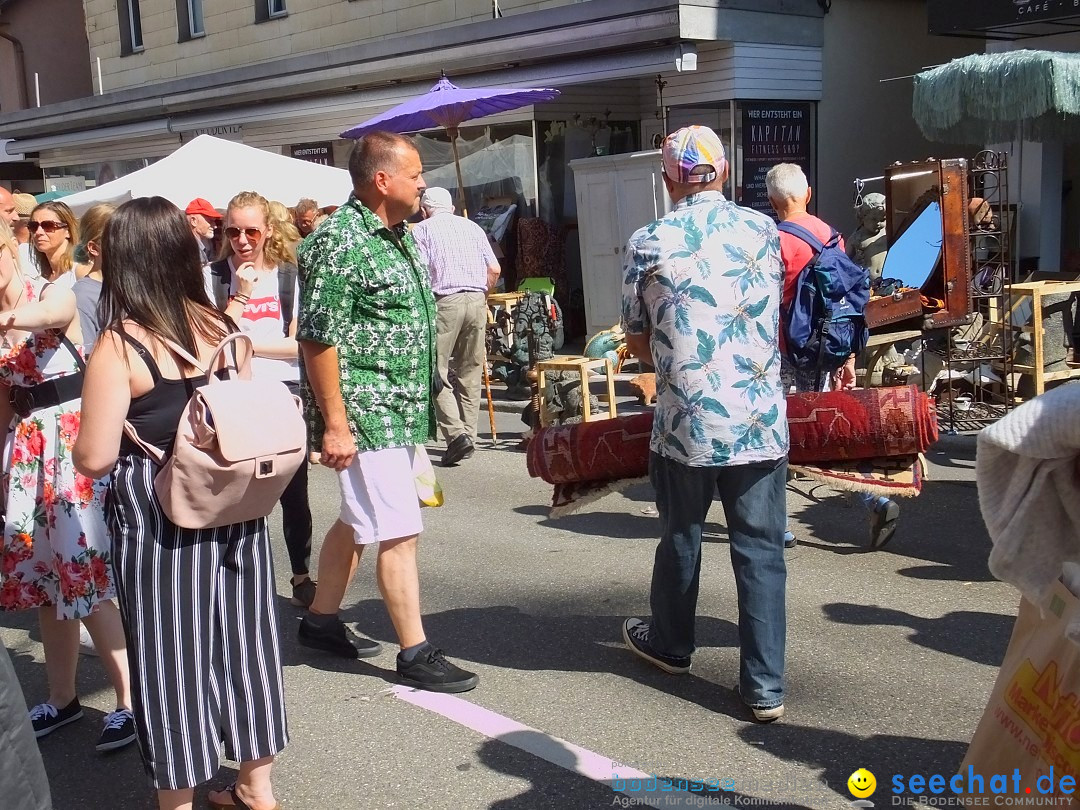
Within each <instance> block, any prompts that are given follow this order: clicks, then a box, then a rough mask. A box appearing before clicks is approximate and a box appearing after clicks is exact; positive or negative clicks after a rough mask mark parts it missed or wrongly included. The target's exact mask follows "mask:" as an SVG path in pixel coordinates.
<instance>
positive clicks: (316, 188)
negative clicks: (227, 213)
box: [64, 135, 352, 216]
mask: <svg viewBox="0 0 1080 810" xmlns="http://www.w3.org/2000/svg"><path fill="white" fill-rule="evenodd" d="M241 191H257V192H258V193H259V194H262V195H263V196H264V197H266V198H267V199H268V200H280V201H281V202H283V203H284V204H285V205H295V204H296V202H297V200H299V199H300V198H301V197H310V198H311V199H314V200H317V201H318V202H319V204H320V205H341V204H342V203H343V202H345V200H347V199H348V197H349V194H350V192H351V191H352V182H351V181H350V179H349V173H348V172H347V171H345V170H344V169H335V168H333V167H331V166H322V165H320V164H318V163H309V162H307V161H304V160H296V159H295V158H290V157H284V156H282V155H275V154H273V153H272V152H267V151H264V150H262V149H256V148H255V147H252V146H245V145H244V144H242V143H236V142H235V141H226V140H222V139H221V138H214V137H212V136H210V135H200V136H198V137H197V138H195V139H194V140H192V141H190V142H189V143H186V144H184V145H183V146H181V147H180V148H179V149H177V150H176V151H175V152H173V153H172V154H171V155H169V156H168V157H164V158H162V159H161V160H159V161H158V162H157V163H152V164H150V165H149V166H147V167H146V168H145V169H140V170H139V171H137V172H133V173H131V174H128V175H124V176H123V177H120V178H118V179H116V180H113V181H111V182H109V183H105V184H103V185H100V186H98V187H96V188H90V189H87V190H86V191H80V192H78V193H77V194H71V195H69V196H67V197H64V202H65V203H67V204H68V206H70V207H71V209H72V210H73V211H74V212H75V214H76V216H79V215H81V214H82V212H84V211H85V210H86V209H87V208H89V207H90V206H91V205H93V204H94V203H99V202H112V203H117V204H119V203H122V202H124V201H126V200H130V199H132V198H133V197H152V196H159V197H164V198H165V199H167V200H170V201H171V202H173V203H174V204H175V205H176V206H178V207H179V208H181V209H183V208H184V207H185V206H187V204H188V203H189V202H191V201H192V200H193V199H195V198H196V197H202V198H203V199H205V200H208V201H209V202H210V204H211V205H213V206H214V207H215V208H218V209H220V210H222V211H224V210H225V207H226V206H227V205H228V204H229V200H231V199H232V198H233V196H235V195H236V194H237V193H239V192H241Z"/></svg>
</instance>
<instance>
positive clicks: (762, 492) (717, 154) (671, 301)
mask: <svg viewBox="0 0 1080 810" xmlns="http://www.w3.org/2000/svg"><path fill="white" fill-rule="evenodd" d="M662 151H663V157H662V161H663V170H664V184H665V185H666V186H667V191H668V194H669V196H670V197H671V200H672V202H673V203H674V205H675V208H674V210H673V211H672V212H671V213H669V214H667V215H666V216H664V217H663V218H662V219H660V220H658V221H656V222H654V223H652V224H651V225H648V226H646V227H644V228H641V229H640V230H638V231H637V232H636V233H635V234H634V235H633V236H632V237H631V238H630V242H629V244H628V245H627V256H626V276H625V281H624V283H623V292H622V298H623V318H622V320H623V329H624V330H625V332H626V339H627V345H628V346H629V348H630V351H631V352H632V353H634V354H635V355H637V356H638V357H643V358H646V359H648V358H651V359H652V362H653V364H654V365H655V366H656V417H655V421H654V423H653V434H652V442H651V449H652V453H651V457H650V460H649V478H650V480H651V481H652V484H653V487H654V488H655V490H656V508H657V511H658V512H659V513H660V526H661V538H660V543H659V545H658V546H657V549H656V559H655V563H654V566H653V576H652V593H651V598H650V602H651V607H652V619H651V620H650V621H647V622H646V621H642V620H641V619H627V620H626V622H625V623H624V625H623V638H624V640H625V641H626V643H627V645H629V647H630V648H631V650H633V651H634V652H635V653H637V654H638V655H639V656H641V657H642V658H644V659H646V660H648V661H650V662H651V663H653V664H655V665H656V666H658V667H660V668H661V669H663V670H665V671H666V672H670V673H673V674H681V673H684V672H688V671H689V670H690V656H691V655H692V654H693V652H694V622H695V618H696V610H697V596H698V579H699V574H700V570H701V531H702V526H703V524H704V523H705V518H706V515H707V514H708V511H709V507H710V505H711V504H712V501H713V497H714V494H715V493H718V494H719V496H720V500H721V502H722V503H723V505H724V514H725V515H726V517H727V524H728V536H729V539H730V544H731V562H732V566H733V567H734V570H735V584H736V588H737V590H738V598H739V643H740V648H741V664H740V671H739V689H740V693H741V694H742V698H743V700H744V701H745V702H746V704H747V705H748V706H749V707H750V708H751V709H752V711H753V714H754V717H755V719H757V720H759V721H761V722H768V721H772V720H775V719H777V718H778V717H780V716H781V715H782V714H783V713H784V647H785V635H786V630H787V624H786V621H787V620H786V616H785V589H786V582H787V568H786V566H785V563H784V524H785V522H786V511H787V510H786V505H785V484H786V481H787V452H788V431H787V414H786V408H785V401H784V392H783V390H782V387H781V385H780V352H779V326H778V324H779V313H780V292H781V283H782V281H783V278H784V267H783V264H782V262H781V259H780V240H779V237H778V234H777V231H776V227H775V226H774V225H773V222H772V220H771V219H769V218H768V217H766V216H764V215H762V214H759V213H757V212H755V211H751V210H749V209H746V208H740V207H739V206H737V205H735V204H734V203H732V202H729V201H728V200H726V199H725V198H724V195H723V192H722V191H721V189H722V187H723V184H724V181H725V180H726V179H727V173H728V170H727V160H726V159H725V156H724V147H723V145H722V144H721V142H720V139H719V138H718V137H717V136H716V133H714V132H713V131H712V130H711V129H708V128H707V127H697V126H695V127H686V128H684V129H680V130H679V131H677V132H675V133H673V134H672V135H669V136H668V137H667V139H666V140H665V141H664V145H663V150H662Z"/></svg>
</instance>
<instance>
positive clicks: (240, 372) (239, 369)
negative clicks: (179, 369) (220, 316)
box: [155, 332, 255, 384]
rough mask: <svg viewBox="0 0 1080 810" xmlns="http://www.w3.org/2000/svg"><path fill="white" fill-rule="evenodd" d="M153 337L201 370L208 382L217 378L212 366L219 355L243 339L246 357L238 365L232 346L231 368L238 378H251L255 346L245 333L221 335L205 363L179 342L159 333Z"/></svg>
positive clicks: (215, 363) (234, 349) (234, 348)
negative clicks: (246, 351)
mask: <svg viewBox="0 0 1080 810" xmlns="http://www.w3.org/2000/svg"><path fill="white" fill-rule="evenodd" d="M155 337H156V338H157V339H158V340H160V341H161V342H162V344H164V346H165V348H167V349H168V350H169V351H171V352H172V353H173V354H175V355H177V356H178V357H180V358H181V359H182V360H185V361H187V362H188V363H190V364H191V365H192V366H193V367H194V368H195V369H197V370H199V371H201V372H202V373H203V374H205V375H206V382H207V383H208V384H209V383H213V382H215V381H216V380H217V378H216V377H215V376H214V367H215V366H216V365H217V364H218V361H219V360H220V359H221V356H222V354H224V352H225V350H226V349H227V348H229V347H230V345H232V344H233V343H236V342H238V341H243V342H244V343H247V347H248V353H247V357H246V359H245V360H244V363H243V365H240V363H239V360H238V355H237V351H236V347H235V346H232V350H233V357H232V368H234V369H235V370H236V376H237V377H239V378H240V379H250V378H251V356H252V355H253V354H254V353H255V346H254V344H253V343H252V342H251V338H250V337H248V336H247V335H245V334H244V333H243V332H230V333H229V334H227V335H226V336H225V337H223V338H222V339H221V340H220V341H219V342H218V345H217V346H215V347H214V353H213V354H212V355H210V360H209V362H207V363H206V364H205V365H204V364H203V363H202V361H201V360H199V358H197V357H195V356H193V355H192V354H191V352H189V351H188V350H187V349H185V348H184V347H183V346H181V345H180V344H179V343H175V342H173V341H172V340H169V339H168V338H167V337H162V336H161V335H155ZM225 367H226V368H228V367H229V366H228V364H227V363H226V366H225Z"/></svg>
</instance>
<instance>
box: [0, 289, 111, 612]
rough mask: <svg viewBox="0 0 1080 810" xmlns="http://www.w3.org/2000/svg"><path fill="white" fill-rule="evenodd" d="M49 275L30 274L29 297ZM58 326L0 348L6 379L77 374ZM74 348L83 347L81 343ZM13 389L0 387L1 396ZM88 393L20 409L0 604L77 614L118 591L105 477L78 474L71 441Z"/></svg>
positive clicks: (0, 543)
mask: <svg viewBox="0 0 1080 810" xmlns="http://www.w3.org/2000/svg"><path fill="white" fill-rule="evenodd" d="M44 286H45V282H41V281H38V282H37V283H33V282H30V281H29V280H28V281H27V288H26V293H27V298H26V300H27V301H36V300H37V299H38V297H39V295H40V293H41V290H42V288H43V287H44ZM73 348H74V347H73V346H72V345H71V344H70V343H67V344H66V345H65V342H64V341H63V340H62V335H61V333H60V332H58V331H56V330H49V331H44V332H35V333H33V334H31V335H29V336H27V337H26V338H24V339H23V340H21V341H19V342H18V343H17V344H15V346H14V347H12V348H10V349H6V350H0V383H5V384H7V385H11V386H19V387H22V388H27V387H30V386H33V385H37V384H38V383H40V382H43V381H45V380H52V379H56V378H59V377H63V376H65V375H68V374H73V373H75V372H77V371H78V370H79V364H78V362H77V361H76V359H75V356H74V355H73V353H72V350H73ZM75 351H80V352H81V350H79V349H75ZM6 392H7V389H6V388H0V395H6ZM81 405H82V400H81V399H75V400H72V401H69V402H64V403H61V404H60V405H54V406H52V407H48V408H42V409H40V410H35V411H33V412H32V413H31V414H30V415H29V416H27V417H26V418H20V417H19V416H15V417H14V420H13V423H12V428H13V429H12V430H10V431H9V432H8V434H7V440H6V443H5V447H4V462H5V464H4V468H5V473H6V474H5V476H4V488H5V491H6V504H7V509H6V514H7V520H6V524H5V526H4V531H3V537H2V538H0V609H2V610H25V609H27V608H34V607H42V606H47V605H55V606H56V615H57V618H59V619H78V618H82V617H83V616H87V615H89V614H90V613H92V612H93V611H94V609H95V607H96V606H97V603H98V602H100V601H102V600H103V599H111V598H112V597H113V596H114V595H115V590H114V587H113V572H112V558H111V555H110V551H109V538H108V534H107V533H106V530H105V518H104V508H103V507H104V501H103V499H104V494H105V486H104V483H105V482H95V481H92V480H91V479H89V478H87V477H86V476H85V475H82V474H80V473H77V472H76V471H75V467H74V465H73V464H72V461H71V448H72V447H73V446H74V444H75V437H76V436H77V435H78V432H79V416H80V409H81Z"/></svg>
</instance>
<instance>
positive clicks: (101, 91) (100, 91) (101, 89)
mask: <svg viewBox="0 0 1080 810" xmlns="http://www.w3.org/2000/svg"><path fill="white" fill-rule="evenodd" d="M97 91H98V95H99V96H103V95H105V85H104V84H103V83H102V80H101V57H100V56H99V57H98V58H97Z"/></svg>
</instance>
